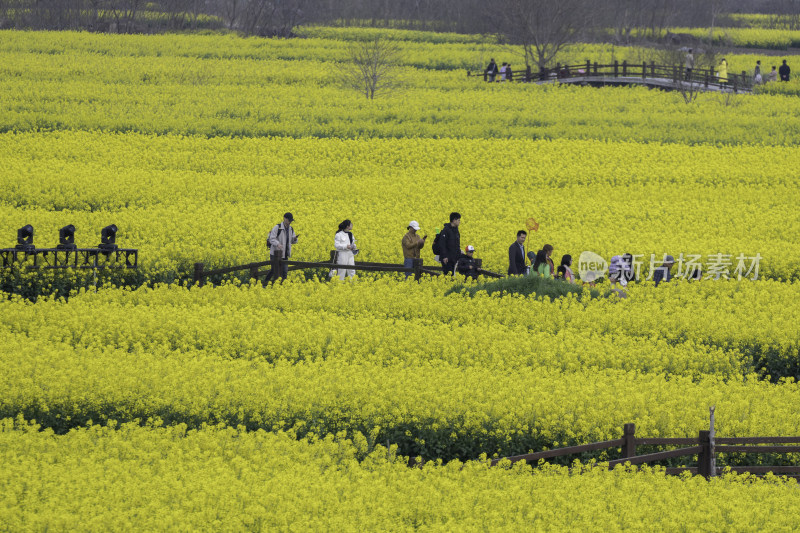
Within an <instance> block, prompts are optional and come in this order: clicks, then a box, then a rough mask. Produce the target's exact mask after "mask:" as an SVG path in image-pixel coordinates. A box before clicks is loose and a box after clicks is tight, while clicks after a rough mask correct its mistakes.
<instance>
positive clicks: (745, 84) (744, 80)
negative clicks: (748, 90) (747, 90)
mask: <svg viewBox="0 0 800 533" xmlns="http://www.w3.org/2000/svg"><path fill="white" fill-rule="evenodd" d="M747 85H748V83H747V72H746V71H744V70H743V71H742V88H744V87H747Z"/></svg>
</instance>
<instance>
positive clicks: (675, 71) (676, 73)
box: [672, 66, 678, 83]
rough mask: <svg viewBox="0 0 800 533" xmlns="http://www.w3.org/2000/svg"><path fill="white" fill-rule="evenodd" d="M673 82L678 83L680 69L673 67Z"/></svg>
mask: <svg viewBox="0 0 800 533" xmlns="http://www.w3.org/2000/svg"><path fill="white" fill-rule="evenodd" d="M672 81H673V82H675V83H678V67H675V66H673V67H672Z"/></svg>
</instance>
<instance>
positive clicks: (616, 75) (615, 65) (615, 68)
mask: <svg viewBox="0 0 800 533" xmlns="http://www.w3.org/2000/svg"><path fill="white" fill-rule="evenodd" d="M618 76H619V61H617V60H616V59H615V60H614V77H615V78H616V77H618Z"/></svg>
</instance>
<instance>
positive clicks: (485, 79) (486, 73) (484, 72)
mask: <svg viewBox="0 0 800 533" xmlns="http://www.w3.org/2000/svg"><path fill="white" fill-rule="evenodd" d="M488 79H489V72H488V71H487V70H484V71H483V81H487V80H488Z"/></svg>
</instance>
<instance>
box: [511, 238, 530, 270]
mask: <svg viewBox="0 0 800 533" xmlns="http://www.w3.org/2000/svg"><path fill="white" fill-rule="evenodd" d="M526 238H528V233H527V232H526V231H525V230H524V229H521V230H519V231H518V232H517V240H516V241H514V244H512V245H511V246H509V247H508V274H509V276H519V275H521V274H525V273H526V270H527V267H526V266H525V239H526Z"/></svg>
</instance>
